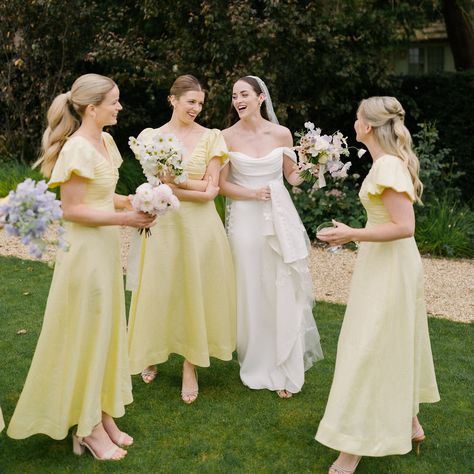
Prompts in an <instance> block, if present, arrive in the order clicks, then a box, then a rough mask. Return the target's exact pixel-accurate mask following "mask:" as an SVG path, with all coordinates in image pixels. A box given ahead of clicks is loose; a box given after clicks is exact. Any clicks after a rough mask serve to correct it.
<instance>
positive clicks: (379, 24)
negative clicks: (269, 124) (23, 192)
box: [0, 0, 440, 162]
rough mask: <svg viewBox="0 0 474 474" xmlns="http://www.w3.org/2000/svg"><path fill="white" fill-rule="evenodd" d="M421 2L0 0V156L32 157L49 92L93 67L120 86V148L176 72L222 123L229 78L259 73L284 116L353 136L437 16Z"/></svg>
mask: <svg viewBox="0 0 474 474" xmlns="http://www.w3.org/2000/svg"><path fill="white" fill-rule="evenodd" d="M436 7H437V2H436V1H434V0H422V1H419V2H412V1H408V0H392V1H390V2H387V1H386V0H345V1H343V0H318V1H310V0H229V1H226V2H222V1H220V0H175V1H173V2H167V1H164V0H127V1H124V2H117V1H116V0H101V2H98V1H93V0H70V1H69V2H67V3H65V2H62V1H60V0H30V1H28V2H24V1H23V0H0V17H1V32H0V33H1V35H0V47H1V50H2V53H3V58H4V61H3V62H1V63H0V90H1V96H0V127H1V128H0V130H1V132H0V159H7V158H9V157H10V158H20V159H22V160H23V161H25V162H30V161H32V160H33V159H34V158H35V155H36V154H37V150H38V148H39V144H40V137H41V131H42V128H43V126H44V117H45V114H46V110H47V108H48V106H49V104H50V103H51V100H52V98H53V97H54V96H55V95H56V94H58V93H59V92H64V91H65V90H68V89H69V88H70V86H71V84H72V82H73V80H74V78H75V77H77V76H78V75H80V74H83V73H85V72H98V73H102V74H105V75H108V76H110V77H112V78H113V79H115V80H116V81H117V83H118V84H119V86H120V89H121V96H122V103H123V105H124V110H123V112H122V113H121V117H120V121H119V125H118V126H117V127H115V128H114V131H113V133H114V134H115V136H116V137H117V138H118V141H119V145H121V146H122V147H124V146H125V144H126V140H127V137H128V136H129V135H135V134H136V133H137V132H139V131H140V130H141V129H142V128H144V127H145V126H157V125H159V124H160V123H163V122H164V121H165V120H166V119H167V118H168V116H169V107H168V104H167V102H166V96H167V94H168V90H169V87H170V85H171V84H172V82H173V80H174V78H175V77H176V76H177V75H179V74H184V73H191V74H194V75H196V76H197V77H198V78H199V79H200V80H201V81H202V82H203V83H204V85H205V87H206V89H207V91H208V96H207V103H206V105H205V109H204V111H203V113H202V116H201V119H200V120H201V122H203V123H204V124H205V125H209V126H214V127H222V126H223V125H224V119H225V116H226V112H227V111H228V109H229V106H230V95H231V87H232V83H233V82H234V81H235V80H236V79H237V78H239V77H240V76H243V75H247V74H253V75H258V76H260V77H262V78H263V79H264V80H265V81H266V83H267V85H268V87H269V89H270V92H271V94H272V99H273V102H274V105H275V109H276V112H277V115H278V117H279V119H280V121H281V122H282V123H284V124H286V125H287V126H289V127H290V128H291V129H293V130H296V129H298V128H301V125H302V124H303V123H304V122H305V121H306V120H308V119H309V120H312V121H314V122H316V123H317V124H318V125H320V126H322V127H323V128H325V129H330V131H333V130H335V129H341V131H342V132H343V133H344V134H346V135H350V136H351V135H352V119H353V114H354V112H355V109H356V107H357V103H358V101H359V100H360V99H361V98H363V97H366V96H369V95H373V94H376V93H380V92H384V93H395V91H396V89H397V85H396V83H394V82H393V79H392V78H391V67H390V64H391V55H392V54H393V52H394V51H396V50H397V49H398V48H399V47H400V45H402V44H404V42H405V41H407V38H408V37H409V36H410V34H411V33H412V32H413V30H414V29H415V28H417V27H420V26H421V25H423V24H425V23H426V21H427V19H429V18H433V17H434V15H436V14H438V15H440V13H439V11H437V10H436Z"/></svg>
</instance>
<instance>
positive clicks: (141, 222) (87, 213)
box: [61, 174, 155, 227]
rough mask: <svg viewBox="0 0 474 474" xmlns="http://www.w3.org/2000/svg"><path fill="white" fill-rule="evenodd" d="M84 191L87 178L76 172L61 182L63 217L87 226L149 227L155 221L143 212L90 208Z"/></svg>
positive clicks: (85, 190)
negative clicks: (85, 202) (86, 202)
mask: <svg viewBox="0 0 474 474" xmlns="http://www.w3.org/2000/svg"><path fill="white" fill-rule="evenodd" d="M86 192H87V180H86V179H84V178H81V177H80V176H77V175H76V174H73V175H72V176H71V178H70V179H69V180H68V181H66V182H65V183H63V184H61V205H62V209H63V216H64V219H66V220H68V221H71V222H76V223H78V224H84V225H89V226H104V225H128V226H131V227H151V226H152V225H153V223H154V221H155V217H153V216H150V215H149V214H145V213H143V212H136V211H126V212H113V211H99V210H97V209H92V208H91V207H89V206H87V205H86V204H84V199H85V196H86ZM114 200H115V199H114Z"/></svg>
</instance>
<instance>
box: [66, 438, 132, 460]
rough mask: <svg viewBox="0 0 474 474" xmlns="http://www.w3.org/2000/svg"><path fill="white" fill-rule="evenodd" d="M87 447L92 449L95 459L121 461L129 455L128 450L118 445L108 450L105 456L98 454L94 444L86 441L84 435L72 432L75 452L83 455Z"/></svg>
mask: <svg viewBox="0 0 474 474" xmlns="http://www.w3.org/2000/svg"><path fill="white" fill-rule="evenodd" d="M86 448H87V449H88V450H89V451H90V453H91V454H92V456H94V459H97V460H98V461H120V460H121V459H123V458H124V457H125V456H126V455H127V451H123V450H122V449H121V448H119V447H118V446H115V447H113V448H111V449H109V450H108V451H106V452H105V453H104V455H103V456H98V455H97V453H96V452H95V451H94V448H92V446H91V445H90V444H89V443H87V441H84V438H83V437H82V436H77V433H76V432H74V433H73V434H72V451H73V453H74V454H76V455H77V456H82V455H83V454H84V453H85V451H86ZM121 451H122V452H121ZM120 454H121V455H120Z"/></svg>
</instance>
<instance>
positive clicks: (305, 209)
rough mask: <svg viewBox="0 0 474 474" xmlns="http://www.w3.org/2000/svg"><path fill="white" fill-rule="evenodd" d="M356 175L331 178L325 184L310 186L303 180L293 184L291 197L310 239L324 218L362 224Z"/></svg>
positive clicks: (363, 213) (363, 218)
mask: <svg viewBox="0 0 474 474" xmlns="http://www.w3.org/2000/svg"><path fill="white" fill-rule="evenodd" d="M359 178H360V176H359V175H357V174H353V175H349V176H348V177H347V178H346V179H343V180H339V181H332V180H331V182H330V184H329V186H330V187H329V188H322V189H317V190H315V189H312V187H311V185H309V184H307V183H304V184H302V185H301V186H300V187H299V188H293V190H292V194H293V201H294V203H295V206H296V208H297V210H298V213H299V215H300V217H301V220H302V221H303V224H304V226H305V227H306V231H307V232H308V235H309V237H310V239H314V238H315V235H316V228H317V227H318V225H319V224H321V223H322V222H324V221H329V220H331V219H336V220H337V221H340V222H343V223H344V224H347V225H350V226H352V227H363V226H364V224H365V220H366V216H365V211H364V208H363V207H362V204H361V203H360V201H359V196H358V193H359V183H358V179H359Z"/></svg>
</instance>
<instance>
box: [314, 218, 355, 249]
mask: <svg viewBox="0 0 474 474" xmlns="http://www.w3.org/2000/svg"><path fill="white" fill-rule="evenodd" d="M332 223H333V224H334V226H335V227H334V228H331V227H327V228H325V229H324V233H318V234H316V237H317V238H318V239H319V240H322V241H324V242H328V243H329V245H330V246H331V247H335V246H338V245H344V244H347V242H351V241H352V240H354V239H353V237H352V227H349V226H348V225H346V224H343V223H342V222H337V221H335V220H334V219H333V221H332Z"/></svg>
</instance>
